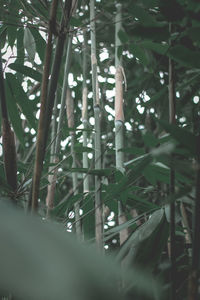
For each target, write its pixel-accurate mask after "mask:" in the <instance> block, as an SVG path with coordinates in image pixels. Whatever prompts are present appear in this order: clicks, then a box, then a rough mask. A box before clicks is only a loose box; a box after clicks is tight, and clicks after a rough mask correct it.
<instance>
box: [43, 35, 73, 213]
mask: <svg viewBox="0 0 200 300" xmlns="http://www.w3.org/2000/svg"><path fill="white" fill-rule="evenodd" d="M71 48H72V34H70V35H69V37H68V42H67V52H66V59H65V68H64V79H63V85H62V94H61V107H60V111H59V121H58V127H57V136H56V140H55V149H54V150H55V151H54V157H53V162H54V164H57V163H58V162H59V151H60V141H61V129H62V126H63V118H64V112H65V104H66V95H67V87H68V74H69V68H70V60H71ZM57 172H58V169H57V168H54V170H53V171H52V173H53V174H52V175H51V179H50V185H49V186H48V193H47V199H46V205H47V215H49V212H50V210H51V209H52V208H53V206H54V195H55V188H56V179H57Z"/></svg>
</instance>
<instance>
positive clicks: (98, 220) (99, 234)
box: [90, 0, 103, 249]
mask: <svg viewBox="0 0 200 300" xmlns="http://www.w3.org/2000/svg"><path fill="white" fill-rule="evenodd" d="M90 30H91V31H90V32H91V33H90V34H91V64H92V91H93V108H94V118H95V125H94V129H95V141H94V144H95V169H101V129H100V100H99V88H98V78H97V58H96V30H95V5H94V0H90ZM95 234H96V245H97V247H98V248H99V249H102V247H103V213H102V200H101V179H100V177H99V176H95Z"/></svg>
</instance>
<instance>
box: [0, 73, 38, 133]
mask: <svg viewBox="0 0 200 300" xmlns="http://www.w3.org/2000/svg"><path fill="white" fill-rule="evenodd" d="M6 78H7V80H8V84H9V87H10V89H11V91H12V95H13V99H15V102H16V103H17V104H18V105H19V106H20V108H21V111H22V113H23V114H24V115H25V116H26V118H27V121H28V122H29V124H30V126H31V127H32V128H34V129H35V130H36V128H37V126H36V121H35V117H34V115H33V107H32V103H31V101H30V100H29V99H28V97H27V95H26V93H25V92H24V90H23V88H22V87H21V84H20V83H19V81H18V80H17V79H16V77H15V76H14V75H13V74H11V73H8V74H7V76H6Z"/></svg>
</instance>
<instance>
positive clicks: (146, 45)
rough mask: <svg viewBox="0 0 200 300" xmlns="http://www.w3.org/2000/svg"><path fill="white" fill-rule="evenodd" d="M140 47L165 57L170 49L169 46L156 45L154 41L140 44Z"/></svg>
mask: <svg viewBox="0 0 200 300" xmlns="http://www.w3.org/2000/svg"><path fill="white" fill-rule="evenodd" d="M140 45H141V46H142V47H143V48H144V49H149V50H152V51H154V52H156V53H158V54H161V55H165V54H166V53H167V50H168V49H169V46H168V45H167V44H159V43H154V42H152V41H144V42H142V43H140Z"/></svg>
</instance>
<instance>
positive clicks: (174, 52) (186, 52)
mask: <svg viewBox="0 0 200 300" xmlns="http://www.w3.org/2000/svg"><path fill="white" fill-rule="evenodd" d="M168 56H169V57H171V58H173V59H174V60H175V61H177V62H178V63H180V64H181V65H183V66H185V67H189V68H200V54H199V51H192V50H190V49H188V48H186V47H184V46H182V45H177V46H174V47H173V48H171V49H170V50H169V51H168Z"/></svg>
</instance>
